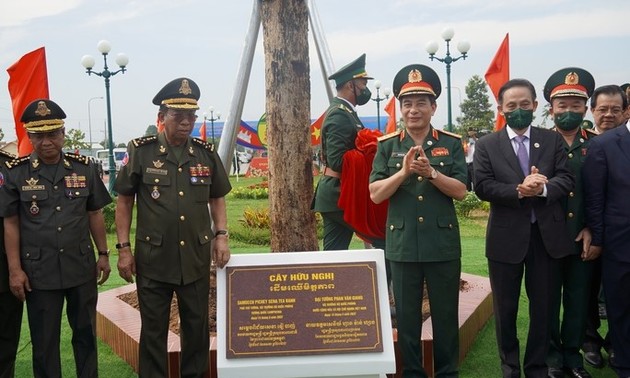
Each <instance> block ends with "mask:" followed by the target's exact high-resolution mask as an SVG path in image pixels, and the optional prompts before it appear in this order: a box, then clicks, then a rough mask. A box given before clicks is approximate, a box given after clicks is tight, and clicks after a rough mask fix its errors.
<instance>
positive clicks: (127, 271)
mask: <svg viewBox="0 0 630 378" xmlns="http://www.w3.org/2000/svg"><path fill="white" fill-rule="evenodd" d="M200 95H201V93H200V91H199V87H198V86H197V84H196V83H195V82H194V81H192V80H191V79H188V78H179V79H175V80H173V81H171V82H169V83H168V84H166V85H165V86H164V88H162V89H161V90H160V91H159V92H158V94H157V95H156V96H155V97H154V98H153V104H155V105H158V106H159V107H160V108H159V110H158V122H159V123H160V124H161V125H163V126H164V129H163V131H160V132H159V133H158V135H155V136H146V137H141V138H138V139H134V140H132V141H131V142H129V145H128V146H127V154H128V156H127V158H126V161H124V162H123V166H122V168H121V169H120V173H119V175H118V178H117V180H116V184H115V189H116V191H117V192H118V194H119V198H118V203H117V206H116V232H117V236H118V244H117V245H116V248H117V249H118V251H119V253H120V258H119V260H118V270H119V273H120V275H121V276H122V277H123V278H124V279H125V280H127V281H129V282H133V275H136V277H137V281H138V282H137V286H138V299H139V302H140V317H141V319H142V329H141V332H140V361H139V374H140V377H151V378H153V377H166V376H167V374H168V371H167V363H168V358H167V333H168V322H169V313H170V304H171V299H172V298H173V293H176V294H177V302H178V304H179V315H180V322H181V327H180V329H181V340H182V358H181V363H180V375H181V376H182V377H201V376H203V375H204V373H205V372H206V371H207V370H208V368H209V365H208V350H209V334H208V291H209V272H210V263H211V260H214V262H215V263H216V265H217V266H218V267H219V268H222V267H223V266H224V265H225V264H226V263H227V262H228V260H229V258H230V250H229V248H228V231H227V214H226V205H225V198H224V197H225V195H226V194H227V193H228V192H229V191H230V190H231V186H230V182H229V180H228V176H227V174H226V172H225V169H224V167H223V164H222V163H221V160H220V159H219V156H218V155H217V154H216V153H215V151H214V146H213V145H212V144H209V143H206V142H205V141H203V140H201V139H197V138H192V137H190V133H191V131H192V129H193V126H194V124H195V120H196V118H197V116H196V115H195V112H196V110H197V109H199V106H198V105H197V100H199V96H200ZM134 199H135V201H136V209H137V221H136V234H135V241H132V240H131V238H130V237H131V235H130V227H131V221H132V209H133V205H134ZM213 223H214V230H213V229H212V225H213ZM132 242H133V243H134V244H135V245H134V246H135V255H132V253H131V247H132V245H131V244H132Z"/></svg>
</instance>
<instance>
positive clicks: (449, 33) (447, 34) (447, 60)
mask: <svg viewBox="0 0 630 378" xmlns="http://www.w3.org/2000/svg"><path fill="white" fill-rule="evenodd" d="M454 35H455V31H454V30H453V28H446V29H444V31H442V39H444V40H445V41H446V56H444V58H438V57H437V56H435V53H436V52H437V51H438V49H439V46H438V44H437V42H435V41H430V42H429V43H427V46H426V51H427V52H428V53H429V59H431V60H433V59H435V60H437V61H438V62H442V63H444V64H446V93H447V105H448V125H447V129H448V131H453V118H452V115H451V63H453V62H456V61H458V60H460V59H466V57H467V56H468V55H467V54H468V50H470V43H469V42H468V41H460V42H459V43H458V44H457V50H459V52H460V53H461V54H462V55H460V56H458V57H457V58H453V57H452V56H451V50H450V44H451V40H452V39H453V36H454Z"/></svg>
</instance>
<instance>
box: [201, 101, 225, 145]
mask: <svg viewBox="0 0 630 378" xmlns="http://www.w3.org/2000/svg"><path fill="white" fill-rule="evenodd" d="M208 111H209V112H210V117H208V113H203V118H204V119H205V120H206V121H210V130H211V131H210V133H211V135H212V144H214V121H218V120H220V119H221V112H216V114H217V116H216V117H215V116H214V113H215V111H214V106H211V107H209V108H208Z"/></svg>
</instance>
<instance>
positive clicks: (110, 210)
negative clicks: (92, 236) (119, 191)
mask: <svg viewBox="0 0 630 378" xmlns="http://www.w3.org/2000/svg"><path fill="white" fill-rule="evenodd" d="M103 217H104V218H105V231H106V232H108V233H109V232H112V231H114V230H115V229H116V227H115V224H114V223H115V220H116V197H113V198H112V203H110V204H108V205H107V206H105V207H104V208H103Z"/></svg>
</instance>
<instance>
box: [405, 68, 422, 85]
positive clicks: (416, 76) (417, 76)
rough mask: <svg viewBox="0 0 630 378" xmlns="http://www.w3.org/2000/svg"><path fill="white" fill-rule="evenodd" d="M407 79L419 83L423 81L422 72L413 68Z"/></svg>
mask: <svg viewBox="0 0 630 378" xmlns="http://www.w3.org/2000/svg"><path fill="white" fill-rule="evenodd" d="M407 79H408V81H409V82H410V83H419V82H421V81H422V74H421V73H420V71H418V70H416V69H413V70H411V71H409V77H408V78H407Z"/></svg>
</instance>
